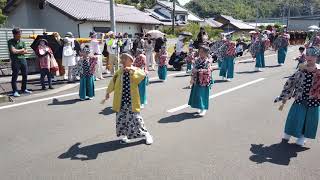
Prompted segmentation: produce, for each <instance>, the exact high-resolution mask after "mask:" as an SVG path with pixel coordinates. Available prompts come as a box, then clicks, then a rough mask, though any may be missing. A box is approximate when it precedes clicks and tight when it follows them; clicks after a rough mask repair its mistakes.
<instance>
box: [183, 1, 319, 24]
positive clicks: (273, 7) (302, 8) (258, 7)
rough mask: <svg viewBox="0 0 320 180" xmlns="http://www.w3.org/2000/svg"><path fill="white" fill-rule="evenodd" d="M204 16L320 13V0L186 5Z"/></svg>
mask: <svg viewBox="0 0 320 180" xmlns="http://www.w3.org/2000/svg"><path fill="white" fill-rule="evenodd" d="M185 7H186V8H187V9H189V10H191V11H192V12H194V13H195V14H197V15H199V16H200V17H202V18H206V17H213V16H214V15H217V14H224V15H229V16H233V17H235V18H239V19H250V20H252V19H255V18H256V17H259V18H267V17H282V16H287V14H288V9H289V8H290V15H291V16H301V15H314V14H320V0H192V1H190V2H189V3H188V4H186V6H185Z"/></svg>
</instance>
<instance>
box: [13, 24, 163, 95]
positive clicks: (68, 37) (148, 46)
mask: <svg viewBox="0 0 320 180" xmlns="http://www.w3.org/2000/svg"><path fill="white" fill-rule="evenodd" d="M12 33H13V36H14V37H13V39H11V40H9V41H8V48H9V53H10V59H11V66H12V80H11V85H12V92H13V94H12V95H13V96H14V97H19V96H20V94H21V93H26V94H30V93H32V91H31V90H30V89H27V81H28V64H27V60H26V56H25V55H26V54H27V53H32V52H28V51H27V48H26V44H25V42H24V41H23V40H21V34H22V32H21V30H20V29H19V28H14V29H13V30H12ZM52 36H53V37H54V39H55V45H56V46H55V47H54V48H52V46H51V44H50V42H48V40H47V39H45V38H43V39H40V40H39V39H38V40H37V43H36V46H37V47H36V48H35V49H34V53H35V55H36V56H37V58H38V60H39V67H40V75H41V76H40V82H41V85H42V90H46V89H47V88H46V82H45V79H46V78H47V84H48V87H49V89H53V88H54V87H53V86H52V82H53V81H58V80H67V81H68V82H69V83H73V82H76V81H78V80H79V79H80V77H79V75H78V74H77V69H76V65H77V62H78V61H79V60H80V57H81V44H80V43H79V41H77V39H76V38H75V37H74V35H73V34H72V33H71V32H68V33H66V34H65V36H64V37H61V36H60V35H59V33H53V34H52ZM98 36H99V34H97V33H96V32H91V33H90V34H89V37H90V40H89V41H88V42H86V44H87V45H88V46H89V47H90V52H91V54H92V55H93V56H96V57H97V59H98V60H97V65H96V69H95V74H94V78H95V80H96V81H98V80H101V79H104V77H103V72H106V73H107V74H114V72H115V71H116V70H117V69H118V68H119V65H120V63H119V57H120V55H121V54H122V53H129V54H131V55H133V56H136V55H138V54H141V53H144V54H145V55H146V57H147V67H148V69H149V70H151V71H152V70H155V59H156V58H159V52H160V50H161V48H162V47H163V46H165V44H166V41H167V40H166V37H165V36H164V37H158V38H152V37H151V35H149V34H143V33H136V34H135V37H134V38H133V39H131V38H129V34H128V33H124V34H122V33H118V34H115V33H114V32H112V31H110V32H108V33H106V34H102V36H101V37H99V38H98ZM104 64H105V65H106V66H104ZM104 67H106V68H104ZM19 72H21V74H22V83H21V84H22V86H21V91H18V88H17V79H18V75H19Z"/></svg>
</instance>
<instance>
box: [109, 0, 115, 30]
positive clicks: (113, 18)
mask: <svg viewBox="0 0 320 180" xmlns="http://www.w3.org/2000/svg"><path fill="white" fill-rule="evenodd" d="M115 16H116V15H115V10H114V0H110V21H111V31H113V32H114V33H116V32H117V29H116V19H115Z"/></svg>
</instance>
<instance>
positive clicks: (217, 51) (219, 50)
mask: <svg viewBox="0 0 320 180" xmlns="http://www.w3.org/2000/svg"><path fill="white" fill-rule="evenodd" d="M225 41H226V39H225V36H224V34H222V35H221V39H220V40H218V41H216V42H215V43H214V44H213V45H212V46H211V52H212V53H213V54H214V55H215V56H217V61H218V67H219V69H221V64H222V61H223V59H224V55H225V53H226V50H227V46H225Z"/></svg>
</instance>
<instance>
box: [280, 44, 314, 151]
mask: <svg viewBox="0 0 320 180" xmlns="http://www.w3.org/2000/svg"><path fill="white" fill-rule="evenodd" d="M319 55H320V50H319V49H317V48H315V47H311V48H308V49H307V53H306V61H307V62H306V64H304V65H303V66H300V69H299V70H298V71H297V72H296V73H295V74H293V75H292V76H291V77H290V78H289V80H288V81H287V82H286V84H285V86H284V89H283V91H282V93H281V95H280V96H279V97H278V98H276V100H275V102H279V101H282V105H281V106H280V108H279V110H282V109H283V107H284V105H285V103H286V102H287V100H289V99H291V98H294V99H295V101H294V103H293V105H292V106H291V109H290V111H289V115H288V118H287V121H286V125H285V130H284V136H283V139H284V140H286V141H289V140H290V138H291V136H294V137H296V138H298V139H297V141H296V144H298V145H300V146H303V145H304V144H305V141H306V138H310V139H315V138H316V134H317V127H318V122H319V105H320V88H319V87H320V69H319V67H317V65H316V61H317V58H318V57H319Z"/></svg>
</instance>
